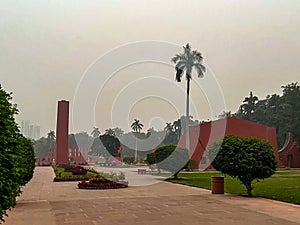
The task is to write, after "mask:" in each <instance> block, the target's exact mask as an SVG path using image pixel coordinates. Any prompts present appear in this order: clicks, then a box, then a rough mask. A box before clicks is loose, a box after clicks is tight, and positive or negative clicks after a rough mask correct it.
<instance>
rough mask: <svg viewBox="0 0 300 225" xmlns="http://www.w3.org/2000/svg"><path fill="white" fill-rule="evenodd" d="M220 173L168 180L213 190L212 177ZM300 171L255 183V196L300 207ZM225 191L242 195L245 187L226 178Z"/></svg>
mask: <svg viewBox="0 0 300 225" xmlns="http://www.w3.org/2000/svg"><path fill="white" fill-rule="evenodd" d="M219 175H220V173H217V172H211V171H209V172H208V171H203V172H199V173H183V172H181V173H180V178H181V179H180V180H170V179H169V180H168V181H170V182H173V183H179V184H184V185H189V186H193V187H200V188H205V189H211V177H212V176H219ZM299 177H300V170H279V171H276V172H275V174H274V175H273V176H272V177H270V178H268V179H265V180H261V181H260V182H257V183H254V185H255V189H254V190H253V196H257V197H263V198H269V199H274V200H279V201H284V202H290V203H294V204H298V205H300V191H299ZM224 185H225V186H224V189H225V192H226V193H230V194H237V195H241V194H243V193H245V186H244V185H243V184H241V183H240V182H239V181H238V180H237V179H234V178H232V177H230V176H225V181H224Z"/></svg>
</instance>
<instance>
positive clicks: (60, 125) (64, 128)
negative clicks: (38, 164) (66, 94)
mask: <svg viewBox="0 0 300 225" xmlns="http://www.w3.org/2000/svg"><path fill="white" fill-rule="evenodd" d="M68 133H69V102H68V101H66V100H62V101H59V102H58V108H57V124H56V147H55V163H56V165H66V164H68V163H69V148H68Z"/></svg>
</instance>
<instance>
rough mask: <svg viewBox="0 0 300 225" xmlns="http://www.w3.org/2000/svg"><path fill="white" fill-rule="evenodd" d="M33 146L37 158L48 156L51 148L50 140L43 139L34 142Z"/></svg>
mask: <svg viewBox="0 0 300 225" xmlns="http://www.w3.org/2000/svg"><path fill="white" fill-rule="evenodd" d="M33 144H34V152H35V155H36V156H39V157H45V156H46V155H47V154H48V151H49V146H50V142H49V140H48V138H45V137H41V138H40V139H38V140H36V141H33Z"/></svg>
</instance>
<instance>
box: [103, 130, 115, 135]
mask: <svg viewBox="0 0 300 225" xmlns="http://www.w3.org/2000/svg"><path fill="white" fill-rule="evenodd" d="M105 134H107V135H109V136H115V133H114V130H113V129H111V128H108V129H106V130H105Z"/></svg>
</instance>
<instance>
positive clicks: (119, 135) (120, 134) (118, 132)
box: [112, 127, 124, 137]
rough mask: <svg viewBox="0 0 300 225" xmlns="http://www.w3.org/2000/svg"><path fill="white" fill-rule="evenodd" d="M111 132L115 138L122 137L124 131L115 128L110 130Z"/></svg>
mask: <svg viewBox="0 0 300 225" xmlns="http://www.w3.org/2000/svg"><path fill="white" fill-rule="evenodd" d="M112 130H113V135H114V136H116V137H123V135H124V130H122V129H121V128H119V127H115V128H113V129H112Z"/></svg>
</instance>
